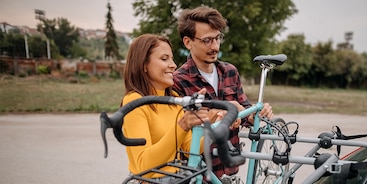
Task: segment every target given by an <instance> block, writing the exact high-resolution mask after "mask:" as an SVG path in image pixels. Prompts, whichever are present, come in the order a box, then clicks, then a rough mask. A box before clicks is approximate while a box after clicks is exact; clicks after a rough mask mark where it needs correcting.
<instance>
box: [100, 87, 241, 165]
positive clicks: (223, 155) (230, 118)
mask: <svg viewBox="0 0 367 184" xmlns="http://www.w3.org/2000/svg"><path fill="white" fill-rule="evenodd" d="M202 98H203V97H202ZM147 104H176V105H181V106H183V107H184V108H186V109H188V108H189V109H199V108H200V107H208V108H216V109H223V110H227V113H226V114H225V116H224V117H223V119H222V120H221V123H220V124H219V125H218V126H217V127H216V128H215V129H214V130H213V131H214V138H215V140H214V142H215V143H216V144H217V145H218V152H219V155H220V159H222V161H223V162H224V163H225V164H227V165H240V164H243V163H244V162H245V158H243V157H241V156H234V157H233V156H231V155H230V153H229V150H228V145H227V140H228V136H229V127H230V126H231V124H232V123H233V122H234V121H235V120H236V118H237V114H238V110H237V108H236V106H235V105H233V104H231V103H229V102H227V101H220V100H204V99H200V97H199V98H198V95H197V94H195V95H193V96H185V97H172V96H144V97H142V98H139V99H136V100H134V101H131V102H129V103H128V104H126V105H124V106H123V107H121V108H120V109H119V110H118V111H116V112H115V113H114V114H113V115H112V116H111V117H108V116H107V114H106V112H102V113H101V115H100V121H101V135H102V140H103V143H104V147H105V154H104V157H105V158H106V157H107V155H108V146H107V140H106V130H107V129H108V128H112V129H113V133H114V136H115V138H116V139H117V140H118V141H119V142H120V143H121V144H123V145H125V146H139V145H145V143H146V140H145V139H144V138H127V137H125V136H124V134H123V132H122V126H123V124H124V116H125V115H126V114H128V113H129V112H130V111H132V110H133V109H135V108H137V107H140V106H142V105H147Z"/></svg>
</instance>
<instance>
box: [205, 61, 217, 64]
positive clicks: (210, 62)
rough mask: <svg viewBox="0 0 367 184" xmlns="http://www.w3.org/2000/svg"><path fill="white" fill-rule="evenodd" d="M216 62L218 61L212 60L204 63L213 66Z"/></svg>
mask: <svg viewBox="0 0 367 184" xmlns="http://www.w3.org/2000/svg"><path fill="white" fill-rule="evenodd" d="M215 62H217V60H212V61H204V63H206V64H212V63H215Z"/></svg>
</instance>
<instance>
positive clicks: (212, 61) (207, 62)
mask: <svg viewBox="0 0 367 184" xmlns="http://www.w3.org/2000/svg"><path fill="white" fill-rule="evenodd" d="M217 54H218V51H215V50H212V51H210V52H208V55H210V56H212V55H217ZM215 58H216V59H215V60H211V61H208V60H205V61H204V62H205V63H206V64H212V63H215V62H217V57H215Z"/></svg>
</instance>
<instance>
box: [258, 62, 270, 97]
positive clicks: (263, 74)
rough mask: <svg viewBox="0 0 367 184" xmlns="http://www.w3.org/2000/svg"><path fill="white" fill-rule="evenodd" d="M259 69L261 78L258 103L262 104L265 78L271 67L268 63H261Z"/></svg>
mask: <svg viewBox="0 0 367 184" xmlns="http://www.w3.org/2000/svg"><path fill="white" fill-rule="evenodd" d="M260 67H261V78H260V86H259V97H258V102H261V103H262V102H263V98H264V87H265V84H266V76H267V73H268V71H270V70H271V69H272V68H273V65H271V64H269V63H261V64H260Z"/></svg>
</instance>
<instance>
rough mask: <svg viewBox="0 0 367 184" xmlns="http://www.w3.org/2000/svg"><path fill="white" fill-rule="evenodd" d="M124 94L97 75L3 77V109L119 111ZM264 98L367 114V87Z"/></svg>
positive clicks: (251, 92) (289, 108)
mask: <svg viewBox="0 0 367 184" xmlns="http://www.w3.org/2000/svg"><path fill="white" fill-rule="evenodd" d="M244 90H245V92H246V94H247V96H248V97H249V98H250V100H251V101H252V102H253V103H255V102H256V100H257V96H258V95H257V93H258V85H244ZM123 94H124V88H123V81H122V80H121V79H120V80H116V79H103V80H100V79H99V80H98V79H95V78H91V79H90V78H89V79H83V80H79V82H78V83H70V82H66V81H65V80H59V79H50V78H46V77H37V78H35V77H28V78H17V77H12V76H10V77H9V76H6V77H2V78H0V112H2V113H9V112H101V111H108V112H114V111H116V110H117V109H118V108H119V106H120V102H121V98H122V96H123ZM264 102H269V103H270V104H271V105H272V107H273V111H274V112H275V113H288V114H295V113H312V112H320V113H343V114H355V115H367V105H366V102H367V91H365V90H345V89H312V88H295V87H288V86H271V85H268V86H266V87H265V94H264Z"/></svg>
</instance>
